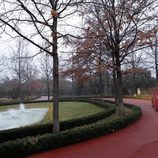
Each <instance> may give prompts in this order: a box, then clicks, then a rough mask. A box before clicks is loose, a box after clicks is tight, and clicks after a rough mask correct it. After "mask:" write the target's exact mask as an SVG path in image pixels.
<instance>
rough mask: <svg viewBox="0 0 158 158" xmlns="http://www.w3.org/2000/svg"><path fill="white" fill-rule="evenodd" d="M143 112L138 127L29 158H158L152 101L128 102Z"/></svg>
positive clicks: (156, 121)
mask: <svg viewBox="0 0 158 158" xmlns="http://www.w3.org/2000/svg"><path fill="white" fill-rule="evenodd" d="M124 101H125V102H127V103H133V104H135V105H138V106H140V107H141V108H142V112H143V116H142V117H141V119H140V120H138V121H137V122H136V123H134V124H132V125H130V126H128V127H127V128H124V129H121V130H119V131H118V132H116V133H113V134H110V135H107V136H103V137H100V138H97V139H93V140H90V141H86V142H83V143H79V144H75V145H70V146H67V147H63V148H59V149H55V150H51V151H48V152H44V153H40V154H35V155H31V156H29V157H28V158H158V112H156V111H155V110H154V109H153V108H152V106H151V102H150V101H144V100H132V99H125V100H124Z"/></svg>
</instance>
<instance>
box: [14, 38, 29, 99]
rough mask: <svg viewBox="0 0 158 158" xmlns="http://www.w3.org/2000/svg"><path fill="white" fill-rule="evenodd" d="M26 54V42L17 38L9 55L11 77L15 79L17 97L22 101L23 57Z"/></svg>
mask: <svg viewBox="0 0 158 158" xmlns="http://www.w3.org/2000/svg"><path fill="white" fill-rule="evenodd" d="M25 56H26V43H24V41H23V40H22V39H20V38H19V39H18V40H17V42H16V49H12V55H11V70H12V74H13V78H14V79H16V80H17V88H18V98H19V101H20V102H22V100H23V97H24V96H23V94H22V83H23V82H24V71H25V58H24V57H25Z"/></svg>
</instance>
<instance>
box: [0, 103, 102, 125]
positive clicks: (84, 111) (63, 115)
mask: <svg viewBox="0 0 158 158" xmlns="http://www.w3.org/2000/svg"><path fill="white" fill-rule="evenodd" d="M18 107H19V105H8V106H0V111H5V110H8V109H17V108H18ZM25 107H26V108H44V107H47V108H49V110H48V112H47V114H46V115H45V117H44V119H43V120H42V122H49V121H52V109H53V108H52V103H51V102H49V103H30V104H25ZM103 110H104V109H103V108H101V107H98V106H96V105H94V104H90V103H86V102H60V106H59V111H60V112H59V113H60V120H61V121H63V120H69V119H73V118H80V117H83V116H87V115H91V114H94V113H98V112H101V111H103Z"/></svg>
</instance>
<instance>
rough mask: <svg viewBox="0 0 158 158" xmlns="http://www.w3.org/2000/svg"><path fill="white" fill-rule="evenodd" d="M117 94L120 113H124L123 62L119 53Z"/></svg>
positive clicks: (117, 58)
mask: <svg viewBox="0 0 158 158" xmlns="http://www.w3.org/2000/svg"><path fill="white" fill-rule="evenodd" d="M116 87H117V89H116V94H117V106H118V114H119V115H124V106H123V93H122V73H121V64H120V61H119V54H118V53H117V54H116Z"/></svg>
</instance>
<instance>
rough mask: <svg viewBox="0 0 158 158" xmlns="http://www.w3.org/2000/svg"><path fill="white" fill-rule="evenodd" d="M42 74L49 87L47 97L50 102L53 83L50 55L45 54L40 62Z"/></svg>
mask: <svg viewBox="0 0 158 158" xmlns="http://www.w3.org/2000/svg"><path fill="white" fill-rule="evenodd" d="M40 67H41V68H40V73H41V75H42V78H43V80H44V83H45V84H46V86H47V96H48V100H49V101H50V83H51V81H52V74H53V72H52V69H53V68H52V60H51V58H50V55H48V54H45V55H43V56H42V57H41V60H40Z"/></svg>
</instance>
